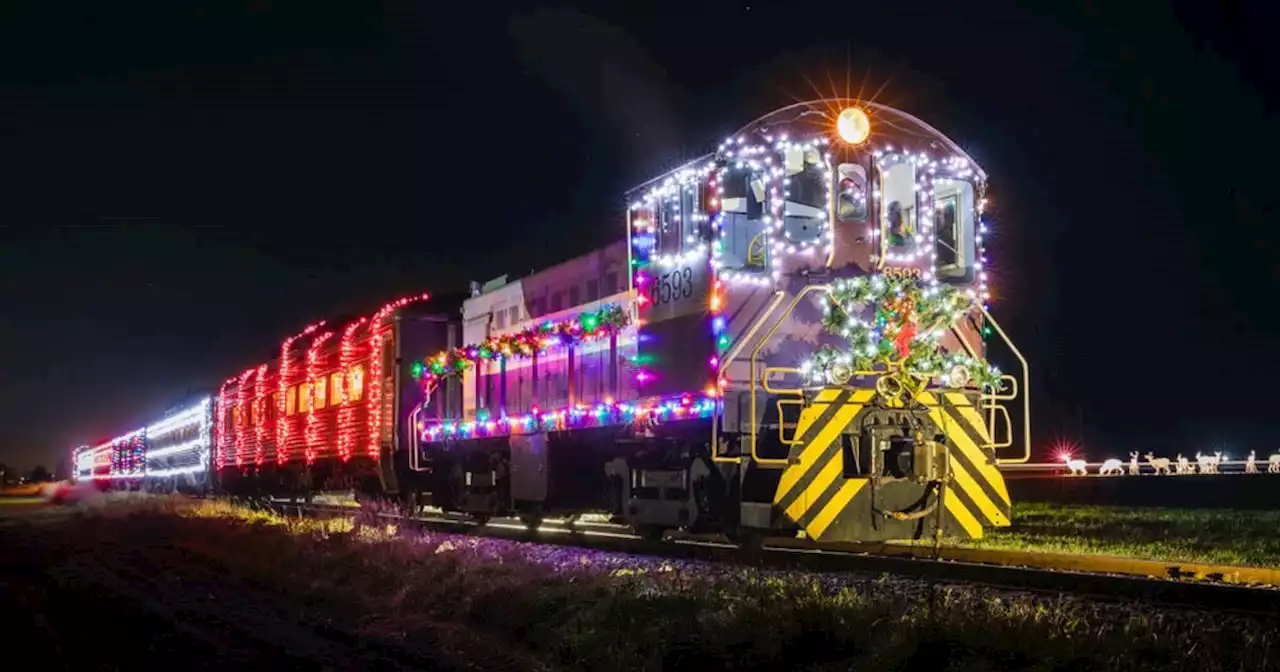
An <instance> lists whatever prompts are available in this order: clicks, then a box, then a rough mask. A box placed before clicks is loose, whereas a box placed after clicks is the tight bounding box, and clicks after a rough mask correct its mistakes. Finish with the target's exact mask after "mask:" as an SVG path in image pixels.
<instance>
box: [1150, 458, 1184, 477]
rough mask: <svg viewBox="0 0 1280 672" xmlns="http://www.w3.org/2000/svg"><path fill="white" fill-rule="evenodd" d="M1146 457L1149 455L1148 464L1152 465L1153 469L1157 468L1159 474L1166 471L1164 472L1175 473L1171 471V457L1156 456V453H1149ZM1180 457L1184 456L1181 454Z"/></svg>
mask: <svg viewBox="0 0 1280 672" xmlns="http://www.w3.org/2000/svg"><path fill="white" fill-rule="evenodd" d="M1146 457H1147V464H1149V465H1151V468H1152V469H1155V470H1156V473H1157V474H1161V473H1164V474H1171V473H1173V472H1171V471H1170V470H1169V458H1167V457H1156V456H1155V455H1152V454H1151V453H1147V455H1146ZM1178 457H1182V456H1181V455H1179V456H1178ZM1179 473H1181V471H1179Z"/></svg>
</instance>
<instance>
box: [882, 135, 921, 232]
mask: <svg viewBox="0 0 1280 672" xmlns="http://www.w3.org/2000/svg"><path fill="white" fill-rule="evenodd" d="M880 180H881V183H880V217H881V222H882V223H881V226H882V227H883V231H884V233H883V236H884V241H885V245H886V246H887V247H888V248H889V249H891V250H895V251H898V252H899V253H903V252H905V251H906V249H907V248H908V247H909V246H911V245H912V243H913V242H914V240H915V237H916V233H917V231H918V229H917V227H916V215H917V213H916V167H915V165H914V164H912V163H911V162H910V161H909V160H907V158H906V157H904V156H902V155H901V154H888V155H886V156H885V157H884V158H883V159H882V160H881V168H880Z"/></svg>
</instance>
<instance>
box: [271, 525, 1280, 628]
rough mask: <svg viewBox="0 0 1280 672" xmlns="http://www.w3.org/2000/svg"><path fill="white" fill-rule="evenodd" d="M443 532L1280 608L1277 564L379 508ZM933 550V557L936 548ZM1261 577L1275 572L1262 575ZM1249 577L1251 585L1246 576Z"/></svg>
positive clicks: (1199, 605) (1199, 604) (1255, 611)
mask: <svg viewBox="0 0 1280 672" xmlns="http://www.w3.org/2000/svg"><path fill="white" fill-rule="evenodd" d="M281 508H282V509H286V510H288V511H297V513H298V514H299V515H304V514H309V515H335V516H351V515H355V514H356V513H357V512H358V511H359V510H358V509H355V508H352V507H329V506H314V505H313V506H307V505H283V506H282V507H281ZM379 516H380V517H383V518H386V519H388V520H395V521H399V522H404V521H406V520H407V521H408V522H411V523H413V524H415V525H417V526H419V527H423V528H427V529H431V530H434V531H440V532H455V533H464V534H475V535H476V536H481V537H486V538H495V539H505V540H510V541H524V542H533V543H543V544H553V545H558V546H569V547H576V548H582V549H584V550H598V551H613V552H620V553H630V554H639V555H652V556H658V557H668V558H673V559H689V560H704V561H712V562H723V563H734V564H743V565H747V566H758V567H764V568H770V569H787V570H801V571H809V572H854V573H860V574H874V575H880V574H892V575H896V576H906V577H914V578H918V579H922V580H929V581H936V582H940V583H951V584H970V585H981V586H986V587H992V588H1000V589H1006V590H1021V591H1027V592H1033V593H1048V594H1070V595H1074V596H1082V597H1084V596H1088V597H1092V598H1096V599H1102V600H1106V601H1116V600H1134V601H1146V602H1152V603H1158V604H1162V605H1168V606H1175V607H1183V608H1194V609H1213V610H1217V611H1231V612H1237V613H1247V614H1252V615H1263V616H1268V617H1280V589H1278V588H1280V572H1277V571H1276V570H1269V569H1263V568H1248V567H1221V566H1215V565H1203V564H1197V563H1170V562H1156V561H1146V560H1135V559H1129V558H1114V557H1108V556H1090V555H1083V554H1065V553H1030V552H1024V551H989V550H986V549H966V548H957V547H943V548H941V549H934V547H932V546H912V545H906V544H841V545H818V544H816V543H814V542H810V541H806V540H802V539H782V538H771V539H768V540H766V541H765V542H764V543H763V544H762V545H761V546H759V547H758V548H754V549H752V550H751V551H744V549H743V548H741V547H739V546H737V545H734V544H731V543H725V542H717V541H712V540H706V539H695V538H689V537H680V536H675V537H672V538H670V539H669V540H668V541H650V540H645V539H642V538H640V537H638V536H636V535H634V534H631V533H630V528H629V527H627V526H625V525H616V524H601V523H586V524H581V523H579V524H573V523H568V522H553V523H551V524H543V525H540V526H539V527H538V528H537V529H536V530H535V529H530V528H529V527H528V526H527V525H525V524H523V523H521V522H520V521H518V520H515V519H491V520H490V521H488V522H485V523H480V522H478V521H475V520H469V519H464V518H458V517H449V516H438V517H437V516H412V517H407V518H406V517H405V516H402V515H398V514H390V513H381V514H379ZM935 553H937V557H934V555H935ZM1260 578H1267V579H1271V580H1273V581H1274V582H1267V581H1258V579H1260ZM1246 582H1251V583H1252V585H1246Z"/></svg>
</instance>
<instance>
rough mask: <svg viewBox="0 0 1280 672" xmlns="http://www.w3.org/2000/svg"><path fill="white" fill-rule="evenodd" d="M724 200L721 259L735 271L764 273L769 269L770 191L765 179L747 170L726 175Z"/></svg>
mask: <svg viewBox="0 0 1280 672" xmlns="http://www.w3.org/2000/svg"><path fill="white" fill-rule="evenodd" d="M723 188H724V193H723V194H722V195H721V198H720V204H721V207H720V213H721V214H720V260H721V265H722V266H723V267H724V268H726V269H728V270H734V271H752V272H757V273H764V272H767V271H768V270H769V244H768V233H767V227H766V225H765V221H764V216H765V210H766V208H765V201H766V198H765V197H766V191H765V184H764V180H763V179H762V178H761V176H759V175H757V174H755V173H754V172H752V171H750V170H746V169H734V170H730V171H728V172H727V173H726V174H725V178H724V185H723Z"/></svg>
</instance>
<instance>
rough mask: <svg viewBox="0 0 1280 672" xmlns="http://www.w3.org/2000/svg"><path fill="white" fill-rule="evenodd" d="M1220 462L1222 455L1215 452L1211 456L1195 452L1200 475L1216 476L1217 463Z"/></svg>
mask: <svg viewBox="0 0 1280 672" xmlns="http://www.w3.org/2000/svg"><path fill="white" fill-rule="evenodd" d="M1221 461H1222V453H1221V452H1216V453H1214V454H1213V455H1212V456H1209V455H1201V454H1200V452H1199V451H1196V463H1197V464H1199V465H1200V473H1202V474H1216V473H1218V463H1219V462H1221Z"/></svg>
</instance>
